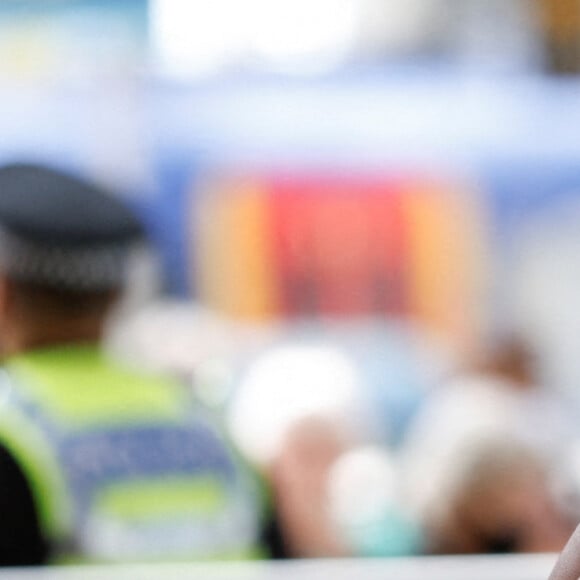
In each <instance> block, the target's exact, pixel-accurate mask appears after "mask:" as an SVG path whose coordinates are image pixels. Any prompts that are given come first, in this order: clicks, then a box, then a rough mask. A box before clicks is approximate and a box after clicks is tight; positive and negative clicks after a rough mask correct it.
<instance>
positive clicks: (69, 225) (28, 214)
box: [0, 164, 143, 290]
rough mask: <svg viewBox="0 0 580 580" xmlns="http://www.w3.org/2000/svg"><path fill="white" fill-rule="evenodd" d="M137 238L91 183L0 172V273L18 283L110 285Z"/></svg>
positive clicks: (17, 167) (29, 169) (25, 169)
mask: <svg viewBox="0 0 580 580" xmlns="http://www.w3.org/2000/svg"><path fill="white" fill-rule="evenodd" d="M142 235H143V231H142V228H141V225H140V224H139V222H138V221H137V219H136V218H135V216H134V215H133V214H132V213H131V212H130V211H129V209H128V208H127V207H125V206H124V205H123V204H122V203H121V202H120V200H118V199H116V198H115V197H114V196H113V195H111V194H109V193H108V192H106V191H104V190H103V189H100V188H99V187H97V186H95V185H93V184H91V183H88V182H86V181H84V180H81V179H78V178H76V177H73V176H71V175H68V174H65V173H62V172H60V171H56V170H54V169H51V168H48V167H44V166H40V165H32V164H11V165H6V166H4V167H0V270H3V271H4V272H5V273H7V274H8V275H10V276H12V277H14V278H16V279H19V280H26V281H30V282H35V283H39V284H45V285H50V286H54V287H60V288H66V289H71V290H104V289H110V288H115V287H117V286H119V285H120V284H121V283H122V281H123V278H124V273H125V272H124V270H125V263H126V258H127V254H128V251H129V250H130V248H131V247H132V246H133V244H134V243H135V242H136V241H138V240H139V239H141V238H142Z"/></svg>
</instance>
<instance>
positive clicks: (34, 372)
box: [0, 164, 259, 565]
mask: <svg viewBox="0 0 580 580" xmlns="http://www.w3.org/2000/svg"><path fill="white" fill-rule="evenodd" d="M141 238H142V232H141V228H140V226H139V224H138V222H137V221H136V220H135V218H134V217H133V215H132V214H131V213H130V212H129V211H128V210H127V209H126V208H125V207H124V206H123V205H122V204H121V203H120V202H119V201H118V200H117V199H115V198H114V197H112V196H110V195H109V194H108V193H106V192H104V191H102V190H100V189H99V188H97V187H95V186H93V185H91V184H89V183H86V182H84V181H82V180H80V179H77V178H75V177H72V176H69V175H67V174H63V173H60V172H58V171H54V170H51V169H49V168H46V167H41V166H35V165H24V164H21V165H11V166H6V167H4V168H0V341H1V348H2V354H3V357H4V367H3V371H2V375H1V377H0V481H2V492H1V493H0V514H2V517H1V518H0V564H4V565H8V564H15V565H18V564H20V565H22V564H40V563H45V562H50V561H57V560H59V559H70V558H73V559H77V558H81V559H85V560H96V561H103V560H104V561H119V560H143V559H172V558H179V559H189V558H226V557H244V556H248V555H250V554H251V553H252V551H253V550H254V548H255V541H256V532H257V509H256V508H257V503H258V501H259V500H258V498H257V495H256V489H255V487H254V485H253V482H252V480H251V479H250V478H249V477H248V476H247V474H246V473H245V472H244V471H243V470H242V468H241V467H240V466H239V465H238V464H237V462H236V460H235V459H234V456H233V454H232V453H231V452H230V450H229V448H228V447H227V445H226V444H225V442H224V441H223V439H222V438H221V437H220V435H219V434H218V432H217V431H216V429H215V428H214V427H213V426H212V425H211V424H210V422H208V421H207V420H206V419H204V418H203V417H201V416H200V414H199V413H198V410H197V409H196V408H195V405H194V404H193V402H192V400H191V397H190V395H189V393H188V391H187V390H185V389H184V388H183V387H181V386H180V385H176V384H173V383H172V382H171V381H168V380H166V379H163V378H160V377H153V376H149V375H146V374H141V373H138V372H135V371H134V370H129V369H126V368H124V367H123V366H122V365H120V364H117V363H115V362H113V361H111V360H110V359H109V358H108V357H107V355H106V354H104V353H103V351H102V350H101V348H100V340H101V337H102V333H103V325H104V322H105V319H106V316H107V315H108V313H109V311H110V309H111V307H112V306H113V305H114V304H115V301H116V299H117V297H118V295H119V292H120V290H121V287H122V282H123V277H124V270H125V267H126V262H127V257H128V253H129V251H130V250H131V248H132V246H133V245H134V244H135V243H137V242H138V241H139V240H141Z"/></svg>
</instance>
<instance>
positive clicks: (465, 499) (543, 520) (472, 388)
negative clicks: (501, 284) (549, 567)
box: [403, 335, 577, 553]
mask: <svg viewBox="0 0 580 580" xmlns="http://www.w3.org/2000/svg"><path fill="white" fill-rule="evenodd" d="M576 416H577V415H576V409H575V407H574V406H573V405H570V403H569V401H568V400H567V398H566V396H565V395H563V394H562V393H560V392H558V391H557V390H555V389H549V388H546V387H543V386H542V385H541V383H540V381H539V380H538V379H537V374H536V364H535V359H534V356H533V353H532V351H531V349H530V348H529V346H528V345H527V344H526V343H525V341H523V340H522V339H521V337H518V336H515V335H506V336H504V337H503V339H502V340H500V341H498V342H497V343H496V344H495V345H494V347H493V349H490V351H489V352H488V354H487V356H485V357H484V358H482V360H481V361H480V362H479V364H477V365H476V366H475V367H474V369H473V370H471V371H469V372H467V373H464V374H463V375H460V376H458V377H457V378H456V379H455V380H453V381H451V382H450V383H449V384H447V385H444V386H443V388H441V389H440V390H438V391H437V392H436V393H434V394H433V395H432V397H431V398H430V400H428V401H427V403H426V404H425V407H424V409H423V410H422V411H421V412H420V413H419V415H418V417H417V418H416V420H415V422H414V424H413V425H412V427H411V429H410V432H409V433H408V436H407V439H406V442H405V445H404V448H403V465H404V471H405V475H404V476H405V480H406V490H407V495H408V500H409V502H410V503H411V505H412V506H413V508H414V513H415V515H416V517H417V518H418V519H419V520H420V521H421V522H422V525H423V527H424V528H425V530H426V531H427V536H428V540H427V542H428V546H430V550H431V551H434V552H437V553H455V552H459V553H466V552H488V551H491V552H494V551H541V550H542V549H544V550H547V551H549V550H556V549H559V548H561V547H562V545H563V542H564V538H565V537H566V534H568V533H569V531H570V525H571V523H570V518H569V517H568V514H565V513H563V510H560V509H559V506H558V505H556V504H557V503H558V500H557V498H556V497H555V492H554V490H553V486H552V485H551V483H550V482H549V481H548V478H547V476H545V473H546V472H549V473H550V474H551V475H554V476H556V475H557V473H558V472H559V470H560V469H561V463H562V461H564V458H563V455H564V454H565V451H566V449H567V446H568V444H569V442H570V441H571V440H574V438H575V434H576V433H577V421H576ZM502 447H505V448H506V449H505V450H502ZM512 447H513V448H514V449H516V450H517V451H514V452H512V451H510V449H512ZM490 450H491V451H490ZM518 454H519V455H521V458H520V459H518ZM491 474H495V475H493V476H491ZM488 476H489V477H488ZM512 500H513V501H512ZM508 504H509V505H510V506H513V507H514V509H515V507H516V506H517V508H518V509H519V510H520V511H519V513H518V514H517V516H516V515H514V516H513V518H512V519H513V520H514V521H516V520H517V522H519V523H517V522H516V523H513V524H510V523H509V522H510V517H511V516H510V515H509V513H508V512H509V510H508V509H507V507H506V506H507V505H508ZM540 508H541V509H540ZM510 509H511V508H510ZM542 510H543V512H542ZM480 512H481V513H480ZM504 512H505V513H504ZM538 512H542V513H543V514H544V517H539V516H538ZM468 513H469V514H471V515H469V516H468V515H466V514H468ZM480 516H481V518H480ZM483 519H486V521H485V522H484V521H483ZM487 520H489V521H487ZM532 522H535V523H534V524H532ZM504 525H505V527H504ZM464 527H465V528H469V529H471V532H470V533H467V532H466V531H465V530H463V528H464ZM488 528H489V530H492V531H493V533H492V531H488ZM502 529H503V530H504V532H501V530H502ZM523 529H527V532H528V535H527V536H526V538H523V537H522V536H521V535H520V531H521V530H523ZM532 530H534V532H533V534H534V537H533V538H531V537H530V534H532ZM470 534H471V535H472V536H473V537H472V538H471V539H469V537H470Z"/></svg>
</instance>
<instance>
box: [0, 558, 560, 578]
mask: <svg viewBox="0 0 580 580" xmlns="http://www.w3.org/2000/svg"><path fill="white" fill-rule="evenodd" d="M555 560H556V557H555V556H554V555H550V554H546V555H543V554H541V555H532V556H477V557H444V558H432V557H422V558H409V559H392V560H365V561H362V560H358V561H355V560H342V561H341V560H331V561H321V560H319V561H303V562H289V563H270V562H260V563H243V564H170V565H149V566H147V565H137V566H121V567H113V566H110V567H83V568H77V567H70V568H48V569H38V570H10V571H8V570H7V571H3V572H0V580H101V579H107V580H154V579H155V580H157V579H158V578H162V579H163V580H185V579H188V580H190V579H196V580H198V579H203V580H205V579H207V580H327V579H332V580H361V579H364V580H379V579H380V580H391V579H392V580H546V579H547V578H548V575H549V573H550V571H551V569H552V567H553V565H554V563H555Z"/></svg>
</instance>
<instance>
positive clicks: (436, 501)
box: [112, 303, 580, 558]
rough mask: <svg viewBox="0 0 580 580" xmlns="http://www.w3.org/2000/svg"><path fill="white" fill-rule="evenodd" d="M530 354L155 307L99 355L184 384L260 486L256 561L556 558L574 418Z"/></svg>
mask: <svg viewBox="0 0 580 580" xmlns="http://www.w3.org/2000/svg"><path fill="white" fill-rule="evenodd" d="M186 312H188V313H189V318H188V319H187V320H188V322H187V323H185V322H184V320H185V319H186V317H185V316H184V315H185V313H186ZM153 328H159V329H162V333H163V334H164V335H167V336H172V337H173V339H172V340H173V344H165V345H163V346H160V345H159V344H158V342H157V340H156V339H155V333H154V332H153ZM147 329H149V330H147ZM210 329H212V330H210ZM218 329H219V330H218ZM113 335H115V333H113ZM218 335H220V336H221V337H222V339H224V340H222V341H221V342H220V340H216V341H214V342H212V343H211V345H210V343H208V342H207V341H206V340H204V338H205V337H207V338H210V337H213V338H217V336H218ZM137 336H139V337H140V339H139V338H137ZM131 337H133V338H131ZM179 337H181V339H182V340H183V341H186V342H188V344H189V345H190V347H191V348H192V349H193V350H194V351H196V352H197V353H198V355H199V354H200V353H201V352H202V351H204V352H203V354H202V355H201V357H200V358H197V359H195V357H192V354H193V353H192V351H191V350H190V351H189V352H185V351H184V350H183V349H181V348H180V346H179V343H180V339H179ZM196 337H199V338H198V339H197V340H198V341H199V344H198V346H197V348H196V347H195V343H196ZM531 342H532V341H530V340H528V339H527V337H526V336H523V335H522V334H521V333H516V332H513V333H509V332H504V333H502V335H501V336H497V337H495V338H494V340H489V341H488V342H487V343H486V344H485V345H483V346H482V348H481V349H480V350H479V351H477V352H475V353H473V355H472V357H471V358H470V359H469V360H457V358H456V357H454V356H453V353H450V352H449V350H448V349H445V348H443V347H442V345H441V344H436V343H435V342H434V341H429V340H427V339H426V338H425V336H424V335H423V334H422V333H421V332H420V330H418V329H417V328H413V327H412V326H411V325H409V324H407V325H403V324H401V323H396V322H395V321H390V322H389V321H385V322H378V321H376V320H366V321H359V322H350V323H347V322H341V323H339V322H331V321H326V322H321V321H318V322H316V323H315V322H312V321H310V322H302V323H293V324H281V323H280V324H277V325H271V326H264V325H262V326H258V327H254V328H252V327H248V326H244V325H240V324H238V323H233V322H231V321H228V320H226V319H222V318H220V317H219V316H218V315H215V314H211V313H209V312H207V311H204V310H203V309H201V308H199V307H194V306H193V305H188V304H186V303H181V304H179V305H176V304H171V303H168V304H165V305H163V304H161V303H160V304H159V305H158V306H156V307H154V308H150V309H148V310H145V311H141V312H140V313H139V315H138V316H136V317H134V319H133V320H132V321H129V322H127V321H125V323H124V325H123V331H122V332H121V333H118V335H117V339H116V341H113V342H112V344H113V346H114V347H115V348H117V349H120V352H124V354H125V355H131V354H132V355H133V356H136V353H137V351H140V352H141V353H142V354H143V353H146V352H151V356H145V357H143V356H142V355H141V360H143V359H144V358H145V359H148V360H153V357H156V364H158V365H160V368H164V369H165V370H166V371H170V372H175V373H176V374H179V375H180V376H181V377H182V378H185V379H186V380H189V382H190V383H191V385H192V388H193V390H194V392H195V393H196V397H197V398H198V400H199V402H200V404H201V405H204V406H207V407H208V408H210V409H212V412H213V413H215V416H216V417H218V418H219V421H220V422H223V424H224V425H226V427H227V429H228V431H229V433H230V436H231V438H232V441H233V442H234V444H235V445H236V446H237V447H238V448H239V449H240V451H241V452H242V454H243V456H244V457H245V459H246V461H247V462H248V463H249V464H250V465H251V466H252V469H254V470H257V472H258V473H260V475H261V477H262V478H263V479H264V481H265V482H267V487H268V488H269V490H270V500H271V506H270V509H271V512H270V515H269V517H268V525H267V529H266V535H265V542H266V544H265V546H266V553H269V554H270V556H272V557H275V558H279V557H292V558H295V557H298V558H302V557H344V556H355V557H357V556H374V557H382V556H406V555H419V554H476V553H511V552H552V551H559V550H560V549H561V548H562V547H563V546H564V544H565V543H566V540H567V538H568V537H569V536H570V534H571V532H572V531H573V530H574V528H575V526H576V525H577V523H578V521H579V520H580V465H579V463H578V461H579V459H578V458H579V455H578V453H579V449H580V447H579V441H580V440H579V432H578V426H579V422H578V418H579V409H578V405H577V401H576V400H575V398H574V397H572V396H571V395H570V394H569V393H567V392H564V391H561V390H559V389H557V388H555V387H553V386H551V385H549V384H544V382H543V379H542V376H543V375H542V372H541V356H539V354H540V353H538V352H536V351H535V350H534V346H533V345H532V344H531ZM123 348H125V350H124V351H123ZM210 351H211V352H210ZM194 359H195V360H194Z"/></svg>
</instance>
